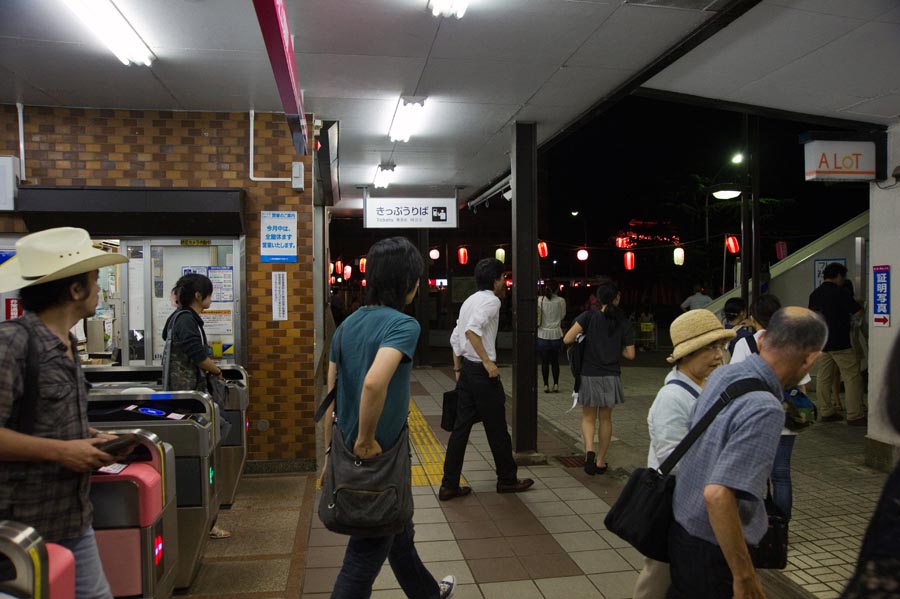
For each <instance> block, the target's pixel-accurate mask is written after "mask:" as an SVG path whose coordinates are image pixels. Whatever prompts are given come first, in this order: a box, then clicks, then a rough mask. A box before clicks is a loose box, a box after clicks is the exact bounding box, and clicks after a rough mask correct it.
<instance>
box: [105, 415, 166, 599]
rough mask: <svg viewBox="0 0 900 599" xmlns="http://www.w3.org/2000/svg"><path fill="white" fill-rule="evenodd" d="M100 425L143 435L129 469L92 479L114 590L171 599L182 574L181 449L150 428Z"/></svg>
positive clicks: (146, 598) (145, 598) (119, 594)
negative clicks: (177, 456) (178, 488)
mask: <svg viewBox="0 0 900 599" xmlns="http://www.w3.org/2000/svg"><path fill="white" fill-rule="evenodd" d="M98 428H100V429H101V430H104V431H105V432H109V433H113V434H126V433H132V434H135V435H137V436H138V438H139V439H140V445H139V447H138V448H136V449H135V451H134V452H133V453H132V454H131V455H130V456H128V460H127V461H128V462H129V463H128V464H127V465H125V467H124V469H122V470H121V471H120V472H116V473H102V472H97V473H95V474H94V475H93V476H92V477H91V503H92V504H93V506H94V532H95V535H96V537H97V546H98V548H99V550H100V559H101V561H102V562H103V569H104V571H105V572H106V577H107V579H108V580H109V585H110V588H111V589H112V593H113V595H114V596H116V597H140V598H142V599H168V598H169V597H171V596H172V592H173V591H174V589H175V577H176V575H177V573H178V511H177V505H176V482H175V450H174V448H173V447H172V445H170V444H169V443H164V442H163V441H162V440H161V439H160V438H159V436H157V435H156V434H155V433H152V432H150V431H147V430H144V429H127V428H125V429H123V428H113V427H108V426H103V425H100V426H99V427H98Z"/></svg>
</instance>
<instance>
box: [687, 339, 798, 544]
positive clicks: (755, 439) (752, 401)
mask: <svg viewBox="0 0 900 599" xmlns="http://www.w3.org/2000/svg"><path fill="white" fill-rule="evenodd" d="M744 378H755V379H758V380H760V381H762V382H763V384H765V385H766V386H767V387H768V388H769V390H770V391H771V392H766V391H753V392H751V393H747V394H744V395H742V396H740V397H738V398H736V399H734V400H732V402H731V403H729V404H728V406H726V407H725V409H724V410H722V411H721V412H720V413H719V415H718V416H716V419H715V420H713V422H712V424H711V425H710V426H709V428H708V429H706V432H705V433H703V435H701V436H700V438H699V439H698V440H697V442H696V443H694V445H693V447H691V449H690V451H688V452H687V454H685V456H684V458H682V460H681V462H679V464H678V476H677V478H676V480H677V484H676V485H675V499H674V504H673V508H674V511H675V520H676V521H677V522H678V523H679V524H681V526H683V527H684V529H685V530H686V531H687V532H688V533H690V534H691V535H692V536H695V537H698V538H701V539H703V540H705V541H709V542H710V543H714V544H718V543H717V542H716V537H715V534H713V530H712V526H710V524H709V514H708V513H707V511H706V502H705V501H704V498H703V490H704V488H705V487H706V485H710V484H717V485H722V486H724V487H728V488H729V489H732V490H733V491H735V494H736V495H737V499H738V512H739V515H740V518H741V525H742V526H743V529H744V539H745V540H746V541H747V542H748V543H749V544H751V545H755V544H757V543H758V542H759V540H760V539H761V538H762V537H763V535H764V534H765V532H766V529H767V527H768V518H767V516H766V509H765V505H764V503H763V502H764V500H765V496H766V481H767V480H768V478H769V474H770V473H771V472H772V462H773V461H774V460H775V450H776V449H777V448H778V439H779V437H780V435H781V428H782V426H783V425H784V408H783V407H782V406H781V400H780V399H778V398H780V397H781V384H780V383H779V382H778V379H777V378H775V373H774V372H773V371H772V368H771V367H770V366H769V365H768V364H767V363H766V362H765V361H764V360H763V359H762V358H761V357H759V356H758V355H751V356H749V357H748V358H747V359H746V360H744V361H743V362H740V363H738V364H729V365H727V366H722V367H720V368H717V369H716V371H715V372H713V374H712V376H710V378H709V381H708V382H707V383H706V386H705V387H704V388H703V393H702V394H701V395H700V397H699V398H697V402H696V404H695V405H694V410H693V412H691V426H693V425H694V424H695V423H696V422H697V421H698V420H699V419H700V418H702V417H703V415H704V414H705V413H706V412H707V410H709V408H710V407H711V406H712V405H713V403H714V402H715V401H716V400H718V398H719V396H720V395H721V394H722V392H723V391H724V390H725V389H726V388H727V387H728V385H730V384H731V383H734V382H736V381H739V380H741V379H744Z"/></svg>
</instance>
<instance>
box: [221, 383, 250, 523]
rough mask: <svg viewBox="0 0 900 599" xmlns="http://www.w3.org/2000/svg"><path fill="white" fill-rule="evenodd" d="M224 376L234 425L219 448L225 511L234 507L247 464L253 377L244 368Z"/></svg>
mask: <svg viewBox="0 0 900 599" xmlns="http://www.w3.org/2000/svg"><path fill="white" fill-rule="evenodd" d="M222 375H223V376H224V377H225V380H226V381H227V382H228V399H226V400H225V410H224V411H223V414H224V416H225V419H226V420H227V421H228V422H229V424H231V428H230V429H229V431H228V434H227V435H225V437H224V438H223V439H222V445H221V446H220V447H219V456H220V460H219V482H220V483H221V485H220V487H219V488H220V489H221V492H220V494H219V499H220V500H221V502H222V506H223V507H231V504H232V503H234V496H235V494H236V493H237V487H238V483H239V482H240V480H241V475H242V474H243V473H244V464H245V463H246V462H247V428H248V426H249V424H248V420H247V407H248V406H249V405H250V375H249V374H247V371H246V370H245V369H244V367H243V366H237V365H224V366H222Z"/></svg>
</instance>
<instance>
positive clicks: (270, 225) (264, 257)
mask: <svg viewBox="0 0 900 599" xmlns="http://www.w3.org/2000/svg"><path fill="white" fill-rule="evenodd" d="M260 228H261V230H260V234H259V239H260V252H259V255H260V261H262V262H296V261H297V213H296V212H268V211H263V213H262V219H261V221H260Z"/></svg>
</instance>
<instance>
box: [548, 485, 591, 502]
mask: <svg viewBox="0 0 900 599" xmlns="http://www.w3.org/2000/svg"><path fill="white" fill-rule="evenodd" d="M553 492H554V493H555V494H556V496H557V497H559V498H560V499H562V500H564V501H575V500H578V499H596V498H597V496H596V495H595V494H594V493H593V491H591V490H590V489H586V488H584V487H569V488H563V489H554V490H553Z"/></svg>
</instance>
